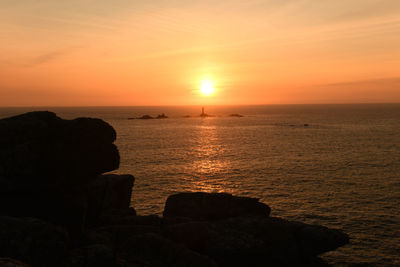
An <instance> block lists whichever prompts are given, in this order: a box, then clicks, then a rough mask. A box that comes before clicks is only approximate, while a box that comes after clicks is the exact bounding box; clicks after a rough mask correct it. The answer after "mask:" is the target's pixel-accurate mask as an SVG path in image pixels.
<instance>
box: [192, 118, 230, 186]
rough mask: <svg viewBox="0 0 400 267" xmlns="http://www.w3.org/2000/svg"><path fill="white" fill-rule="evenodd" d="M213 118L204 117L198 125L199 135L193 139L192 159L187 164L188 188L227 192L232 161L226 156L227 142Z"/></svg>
mask: <svg viewBox="0 0 400 267" xmlns="http://www.w3.org/2000/svg"><path fill="white" fill-rule="evenodd" d="M213 120H214V119H213V118H206V119H202V121H201V125H198V126H197V130H198V131H197V133H198V134H197V135H196V137H195V138H194V139H193V146H192V147H193V148H192V151H191V155H192V159H193V160H192V161H191V164H188V165H187V168H188V169H187V170H186V173H191V174H192V175H191V177H186V178H185V182H186V183H187V187H188V190H190V191H204V192H226V189H227V188H226V186H225V183H226V177H225V176H226V175H225V174H226V173H227V169H230V161H229V160H228V159H227V158H226V157H224V156H223V155H224V153H225V151H226V147H225V146H226V144H224V143H223V142H222V141H221V137H220V136H219V135H218V129H217V127H216V126H215V125H213Z"/></svg>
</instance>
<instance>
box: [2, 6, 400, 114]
mask: <svg viewBox="0 0 400 267" xmlns="http://www.w3.org/2000/svg"><path fill="white" fill-rule="evenodd" d="M203 79H210V80H212V81H213V84H214V87H215V93H214V94H212V95H211V96H202V95H200V94H199V88H200V84H201V81H202V80H203ZM358 102H360V103H369V102H400V1H399V0H346V1H338V0H324V1H316V0H265V1H260V0H249V1H242V0H240V1H239V0H234V1H214V0H213V1H211V0H210V1H208V0H207V1H188V0H186V1H185V0H169V1H161V0H157V1H156V0H146V1H134V0H114V1H108V0H68V1H67V0H65V1H64V0H62V1H61V0H60V1H54V0H41V1H39V0H18V1H15V0H2V1H0V106H87V105H89V106H94V105H95V106H96V105H97V106H99V105H112V106H118V105H191V104H206V105H208V104H210V105H211V104H226V105H231V104H243V105H246V104H290V103H295V104H297V103H358Z"/></svg>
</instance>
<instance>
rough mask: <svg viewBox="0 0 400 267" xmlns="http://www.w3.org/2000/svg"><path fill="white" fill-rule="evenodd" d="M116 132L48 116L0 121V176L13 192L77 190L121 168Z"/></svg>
mask: <svg viewBox="0 0 400 267" xmlns="http://www.w3.org/2000/svg"><path fill="white" fill-rule="evenodd" d="M115 139H116V133H115V131H114V129H113V128H112V127H111V126H110V125H109V124H107V123H106V122H104V121H102V120H100V119H90V118H78V119H74V120H63V119H61V118H59V117H57V116H56V114H54V113H52V112H47V111H40V112H29V113H25V114H22V115H19V116H15V117H10V118H6V119H1V120H0V177H2V181H3V182H5V181H8V186H9V187H10V188H14V189H15V190H19V191H22V190H26V191H32V190H34V189H35V188H37V189H40V190H42V191H43V190H46V189H49V190H53V189H54V188H60V187H62V188H64V187H66V186H67V187H71V186H80V185H82V184H85V183H86V182H87V181H88V180H91V179H94V178H96V177H97V176H98V175H99V174H101V173H104V172H107V171H112V170H115V169H116V168H118V166H119V153H118V150H117V148H116V146H115V145H114V144H113V142H114V141H115Z"/></svg>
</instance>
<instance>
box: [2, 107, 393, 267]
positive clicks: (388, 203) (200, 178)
mask: <svg viewBox="0 0 400 267" xmlns="http://www.w3.org/2000/svg"><path fill="white" fill-rule="evenodd" d="M33 110H49V111H53V112H55V113H57V115H59V116H60V117H62V118H67V119H72V118H76V117H96V118H101V119H103V120H105V121H107V122H108V123H110V124H111V125H112V126H113V127H114V128H115V130H116V132H117V136H118V137H117V141H116V144H117V146H118V148H119V151H120V155H121V164H120V168H119V169H118V170H117V171H115V172H116V173H120V174H125V173H129V174H133V175H134V176H135V178H136V180H135V185H134V188H133V196H132V206H133V207H134V208H135V209H136V211H137V212H138V213H139V214H143V215H147V214H159V215H161V214H162V211H163V208H164V203H165V200H166V199H167V197H168V196H169V195H171V194H174V193H177V192H183V191H204V192H228V193H231V194H233V195H237V196H248V197H255V198H259V199H260V201H262V202H264V203H266V204H268V205H269V206H270V207H271V209H272V213H271V216H277V217H282V218H285V219H288V220H296V221H301V222H305V223H310V224H319V225H324V226H327V227H331V228H336V229H341V230H342V231H344V232H346V233H347V234H349V235H350V239H351V240H350V244H349V245H346V246H344V247H342V248H340V249H338V250H336V251H334V252H330V253H326V254H324V255H323V258H324V259H325V260H327V261H328V262H329V263H333V264H335V265H343V266H346V265H348V264H354V263H365V264H367V265H369V264H370V265H376V266H400V104H358V105H263V106H205V112H206V113H207V114H210V115H213V116H212V117H211V116H210V117H203V118H202V117H200V116H199V114H200V113H201V107H200V106H180V107H172V106H164V107H145V106H142V107H70V108H68V107H41V108H37V107H35V108H29V107H26V108H0V118H4V117H8V116H12V115H16V114H20V113H23V112H28V111H33ZM162 113H164V114H165V115H166V116H168V118H167V119H152V120H151V119H150V120H141V119H129V118H136V117H140V116H142V115H150V116H157V115H158V114H162ZM231 114H240V115H243V117H239V116H230V115H231Z"/></svg>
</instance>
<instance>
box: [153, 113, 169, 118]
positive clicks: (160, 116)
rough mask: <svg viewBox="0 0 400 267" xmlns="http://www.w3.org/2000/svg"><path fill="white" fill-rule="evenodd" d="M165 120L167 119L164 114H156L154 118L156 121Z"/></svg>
mask: <svg viewBox="0 0 400 267" xmlns="http://www.w3.org/2000/svg"><path fill="white" fill-rule="evenodd" d="M167 118H168V116H166V115H165V114H164V113H162V114H158V115H157V117H156V119H167Z"/></svg>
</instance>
